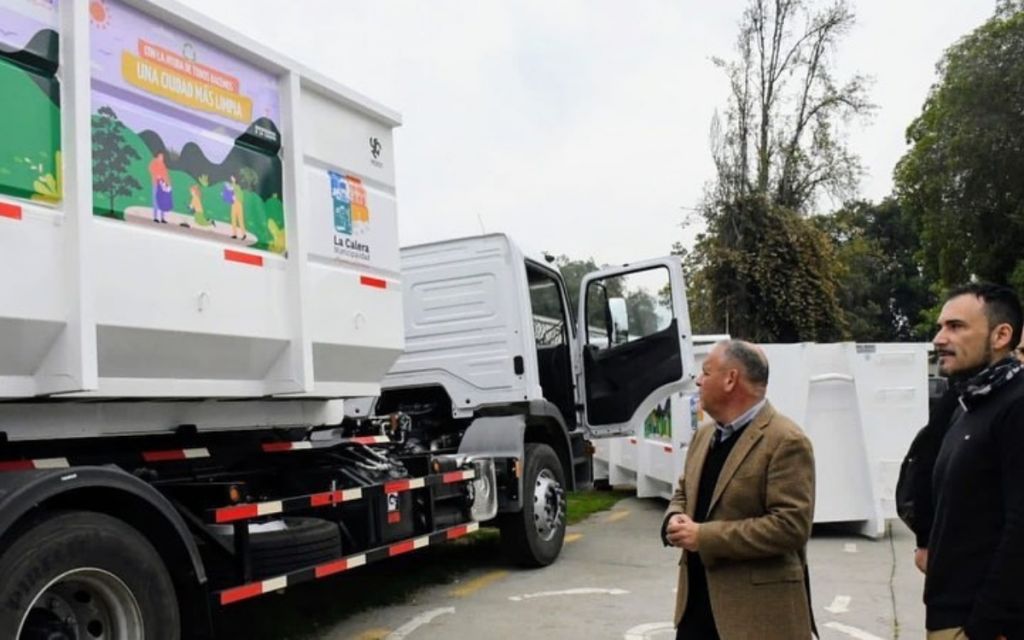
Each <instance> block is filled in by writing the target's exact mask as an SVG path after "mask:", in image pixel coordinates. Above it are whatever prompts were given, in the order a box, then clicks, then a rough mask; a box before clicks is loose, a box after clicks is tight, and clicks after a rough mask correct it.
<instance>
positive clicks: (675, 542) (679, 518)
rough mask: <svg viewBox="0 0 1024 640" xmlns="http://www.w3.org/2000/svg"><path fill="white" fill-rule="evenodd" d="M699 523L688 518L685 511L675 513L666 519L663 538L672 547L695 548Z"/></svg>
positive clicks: (693, 549) (694, 549)
mask: <svg viewBox="0 0 1024 640" xmlns="http://www.w3.org/2000/svg"><path fill="white" fill-rule="evenodd" d="M699 529H700V525H699V524H697V523H696V522H694V521H693V520H691V519H690V516H688V515H686V514H685V513H677V514H675V515H674V516H672V517H671V518H670V519H669V521H668V527H666V528H665V538H667V539H668V541H669V543H670V544H671V545H672V546H673V547H682V548H683V549H686V550H687V551H696V550H697V534H698V530H699Z"/></svg>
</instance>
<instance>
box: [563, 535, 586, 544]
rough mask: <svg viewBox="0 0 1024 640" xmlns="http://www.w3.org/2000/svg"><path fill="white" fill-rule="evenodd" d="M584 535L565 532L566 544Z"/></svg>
mask: <svg viewBox="0 0 1024 640" xmlns="http://www.w3.org/2000/svg"><path fill="white" fill-rule="evenodd" d="M582 537H583V534H582V533H567V534H565V544H569V543H570V542H576V541H577V540H579V539H580V538H582Z"/></svg>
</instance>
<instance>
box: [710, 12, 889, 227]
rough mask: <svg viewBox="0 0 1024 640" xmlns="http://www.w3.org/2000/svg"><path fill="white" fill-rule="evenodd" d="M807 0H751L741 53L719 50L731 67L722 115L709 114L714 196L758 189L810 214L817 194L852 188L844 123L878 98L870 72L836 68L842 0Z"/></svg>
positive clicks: (846, 26) (841, 193)
mask: <svg viewBox="0 0 1024 640" xmlns="http://www.w3.org/2000/svg"><path fill="white" fill-rule="evenodd" d="M812 5H813V2H812V1H810V0H751V1H750V4H749V5H748V7H747V9H746V10H745V11H744V13H743V18H742V20H741V21H740V33H739V38H738V40H737V45H736V48H737V52H738V54H739V58H738V59H737V60H734V61H731V62H727V61H725V60H722V59H717V58H716V59H715V63H716V64H717V65H718V66H719V67H720V68H722V69H724V70H725V72H726V74H727V76H728V77H729V83H730V87H731V95H730V98H729V106H728V109H727V110H726V114H725V119H724V122H723V121H722V120H721V119H720V118H718V117H716V119H715V121H714V122H713V124H712V131H711V137H712V154H713V156H714V159H715V165H716V167H717V170H718V180H717V184H716V189H715V192H714V194H715V196H717V198H716V199H719V200H733V199H735V198H737V197H742V196H746V195H749V194H750V193H758V194H762V195H766V196H768V197H769V199H770V200H771V202H773V203H774V204H776V205H780V206H783V207H787V208H789V209H793V210H794V211H797V212H798V213H801V214H806V213H808V212H809V211H810V209H811V208H813V206H814V204H815V202H816V200H817V198H818V196H819V195H822V194H827V195H830V196H834V197H837V199H839V200H845V199H847V198H849V197H850V196H851V195H852V194H853V193H854V191H855V189H856V186H857V181H858V178H859V176H860V173H861V169H860V163H859V161H858V159H857V157H856V156H855V155H853V154H852V153H851V152H850V151H849V150H848V149H847V148H846V146H845V145H844V143H843V141H842V136H841V135H840V130H839V129H840V125H841V124H842V123H844V122H846V121H848V120H849V119H850V118H853V117H858V116H865V115H867V114H869V113H870V112H871V111H872V109H873V108H874V107H873V105H872V104H871V103H870V102H868V99H867V88H866V86H867V81H866V80H865V78H864V77H862V76H859V75H856V76H854V77H853V78H851V79H850V80H848V81H846V82H839V81H837V79H836V78H835V74H834V66H835V61H834V59H833V56H834V54H835V52H836V51H837V49H838V45H839V41H840V40H841V39H842V38H843V36H845V35H846V34H847V33H848V32H849V30H850V28H851V27H852V26H853V24H854V18H855V17H854V14H853V12H852V11H851V10H850V8H849V5H848V4H847V2H846V0H834V1H833V2H832V3H831V4H829V5H828V6H826V7H824V8H823V9H820V10H814V8H813V7H812Z"/></svg>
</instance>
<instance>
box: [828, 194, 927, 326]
mask: <svg viewBox="0 0 1024 640" xmlns="http://www.w3.org/2000/svg"><path fill="white" fill-rule="evenodd" d="M812 222H813V223H814V224H815V225H816V226H817V227H818V228H819V229H820V230H821V231H822V232H824V233H825V234H826V235H827V236H828V237H829V238H830V239H831V241H832V250H833V252H834V253H835V256H836V259H837V260H838V262H839V274H838V277H839V287H838V289H837V292H838V299H839V304H840V306H841V308H842V309H843V314H844V318H845V324H846V328H847V335H846V336H845V337H846V338H849V339H851V340H855V341H857V342H901V341H908V340H927V339H930V337H931V336H930V332H931V329H930V327H929V328H928V329H927V330H925V331H924V332H923V333H922V331H921V329H920V327H918V326H917V325H918V324H919V323H922V322H926V321H927V318H926V315H925V313H926V310H927V309H929V308H930V307H931V306H933V305H934V304H935V303H936V296H935V295H934V293H933V292H931V291H930V290H929V288H928V285H927V282H926V281H925V280H924V279H923V278H922V277H921V273H920V267H919V265H918V260H917V257H916V256H917V254H918V252H919V251H920V246H921V242H920V234H919V232H918V229H917V226H916V224H915V222H914V220H913V219H911V218H910V217H909V216H907V215H906V214H905V212H904V211H903V209H902V208H901V207H900V205H899V203H898V202H897V201H895V200H894V199H891V198H889V199H886V200H883V201H882V202H881V203H879V204H872V203H869V202H854V203H850V204H847V205H846V206H845V207H843V208H842V209H840V210H839V211H836V212H835V213H833V214H831V215H827V216H817V217H815V218H813V219H812Z"/></svg>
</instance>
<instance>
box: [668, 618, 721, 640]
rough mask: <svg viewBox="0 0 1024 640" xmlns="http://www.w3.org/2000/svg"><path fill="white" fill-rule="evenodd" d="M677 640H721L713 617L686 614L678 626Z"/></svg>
mask: <svg viewBox="0 0 1024 640" xmlns="http://www.w3.org/2000/svg"><path fill="white" fill-rule="evenodd" d="M676 640H721V639H720V638H719V636H718V629H716V628H715V621H714V620H713V619H711V617H710V616H709V617H707V618H704V617H699V616H686V615H683V619H682V620H680V621H679V626H678V627H676Z"/></svg>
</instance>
